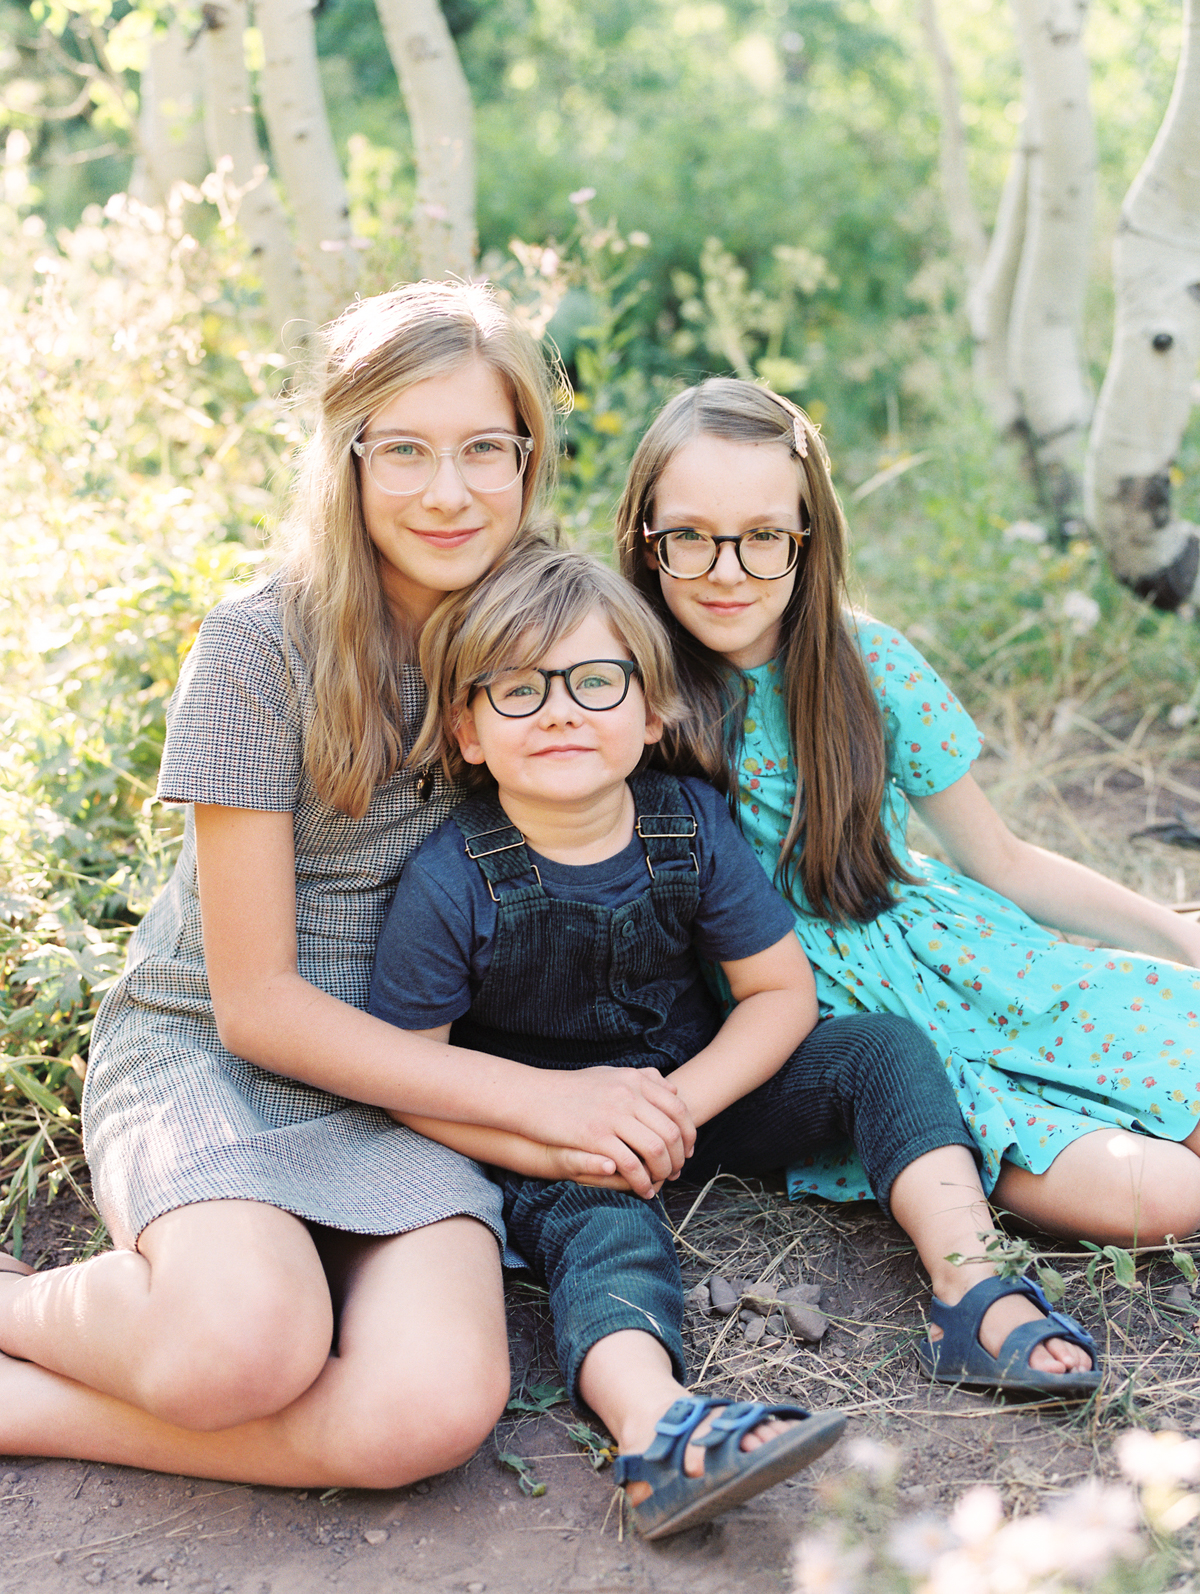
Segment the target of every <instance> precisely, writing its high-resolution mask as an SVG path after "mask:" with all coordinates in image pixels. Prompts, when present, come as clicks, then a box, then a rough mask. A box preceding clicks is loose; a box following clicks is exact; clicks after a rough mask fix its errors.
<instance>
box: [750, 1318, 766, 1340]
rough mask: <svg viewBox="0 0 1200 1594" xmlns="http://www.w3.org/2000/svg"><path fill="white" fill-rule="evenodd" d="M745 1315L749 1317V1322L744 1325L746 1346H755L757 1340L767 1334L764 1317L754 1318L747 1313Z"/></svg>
mask: <svg viewBox="0 0 1200 1594" xmlns="http://www.w3.org/2000/svg"><path fill="white" fill-rule="evenodd" d="M747 1315H748V1316H749V1318H750V1321H749V1322H748V1323H747V1324H746V1329H745V1340H746V1344H747V1345H757V1344H758V1342H759V1340H760V1339H761V1338H762V1337H763V1335H764V1334H765V1333H766V1332H767V1320H766V1318H765V1317H755V1316H754V1315H753V1313H748V1314H747Z"/></svg>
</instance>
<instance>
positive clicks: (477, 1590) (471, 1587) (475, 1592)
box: [467, 1583, 487, 1594]
mask: <svg viewBox="0 0 1200 1594" xmlns="http://www.w3.org/2000/svg"><path fill="white" fill-rule="evenodd" d="M485 1588H487V1584H486V1583H468V1584H467V1594H483V1591H484V1589H485Z"/></svg>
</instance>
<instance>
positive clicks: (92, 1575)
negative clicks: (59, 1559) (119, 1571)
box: [83, 1570, 104, 1585]
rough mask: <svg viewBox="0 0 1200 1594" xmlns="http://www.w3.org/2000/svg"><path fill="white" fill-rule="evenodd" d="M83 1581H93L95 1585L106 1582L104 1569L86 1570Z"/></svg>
mask: <svg viewBox="0 0 1200 1594" xmlns="http://www.w3.org/2000/svg"><path fill="white" fill-rule="evenodd" d="M83 1581H84V1582H85V1583H91V1584H93V1585H95V1584H97V1583H103V1582H104V1573H103V1571H100V1570H98V1571H95V1572H86V1573H85V1574H84V1578H83Z"/></svg>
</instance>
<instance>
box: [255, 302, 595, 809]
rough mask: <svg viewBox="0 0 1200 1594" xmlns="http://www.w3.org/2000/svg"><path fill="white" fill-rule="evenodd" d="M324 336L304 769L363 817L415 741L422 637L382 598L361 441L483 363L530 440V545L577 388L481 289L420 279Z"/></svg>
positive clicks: (292, 521)
mask: <svg viewBox="0 0 1200 1594" xmlns="http://www.w3.org/2000/svg"><path fill="white" fill-rule="evenodd" d="M322 337H323V344H324V350H323V354H324V357H323V359H322V360H320V361H319V362H318V368H317V370H316V373H315V376H314V378H313V381H312V392H311V394H310V401H311V403H312V407H313V408H314V409H315V413H316V421H315V427H314V430H313V432H312V435H311V437H310V438H309V440H308V442H307V444H306V446H305V448H304V450H303V452H302V455H301V457H300V461H299V465H298V468H297V471H296V475H295V478H294V484H293V489H292V499H291V505H290V513H289V515H288V518H287V521H286V522H285V525H284V528H283V532H282V538H281V542H282V549H283V558H282V567H283V568H282V574H283V620H284V628H285V635H286V637H287V639H288V641H289V643H290V644H291V645H292V646H293V647H294V648H296V650H297V651H298V652H299V654H300V656H301V657H302V658H303V659H304V661H305V664H306V666H307V670H308V673H309V675H310V678H311V682H312V704H311V713H310V714H309V715H308V716H307V723H306V725H305V737H304V765H305V770H306V772H307V774H308V776H309V778H310V779H311V781H312V783H313V786H314V787H315V789H316V791H317V792H318V794H319V795H320V796H321V797H322V798H323V799H324V800H325V801H326V802H328V803H329V804H330V805H331V806H333V807H335V808H339V809H342V810H343V811H344V812H346V813H348V814H351V815H353V816H354V817H361V815H362V814H364V813H365V812H366V809H367V806H368V804H369V803H370V801H371V797H372V795H373V793H374V791H375V789H376V788H377V787H378V786H380V785H381V784H382V783H383V782H384V781H385V780H387V779H388V777H389V776H390V775H391V774H393V773H394V771H395V770H396V769H397V768H398V767H399V766H400V764H401V762H402V761H403V758H404V747H405V744H406V742H407V741H411V738H412V735H413V730H414V727H412V726H410V725H407V724H406V723H405V715H404V706H403V696H402V680H403V668H404V665H405V664H407V663H410V662H412V661H413V659H414V657H415V653H416V645H415V643H416V639H415V638H414V637H409V636H405V635H403V634H402V633H400V632H398V629H397V627H396V624H395V622H394V620H393V618H392V615H391V611H390V610H389V609H388V606H387V602H386V600H385V598H384V593H383V586H382V583H381V581H380V575H379V555H378V553H377V551H376V549H375V546H374V544H373V543H372V542H371V539H370V537H369V536H368V535H367V528H366V525H365V523H364V520H363V513H362V501H361V497H360V493H359V469H360V467H359V463H358V461H357V459H356V457H355V455H354V454H353V453H352V452H351V446H350V445H351V444H352V443H354V442H356V441H357V440H358V439H359V437H360V436H361V434H362V432H363V430H364V428H365V427H366V424H367V422H368V420H369V419H370V417H371V416H372V415H374V414H375V413H376V411H377V410H379V409H380V408H381V407H382V406H383V405H385V404H387V403H389V402H390V400H392V399H393V398H395V397H396V396H397V394H399V393H403V392H405V391H406V390H407V389H408V388H410V387H413V386H414V385H415V384H416V383H418V382H424V381H427V380H428V379H429V378H430V377H440V376H448V375H450V374H452V373H453V372H455V371H457V370H459V369H460V368H461V367H462V366H464V365H466V364H467V363H468V362H469V361H471V360H476V359H478V360H482V361H484V363H485V364H487V365H489V366H491V368H492V369H493V370H494V371H495V372H496V374H497V376H498V377H499V378H500V380H501V382H502V383H503V385H504V387H505V389H506V391H507V392H508V393H509V394H510V395H511V396H512V400H513V404H514V407H515V409H516V413H517V426H518V430H519V431H520V432H521V433H523V434H524V435H525V436H527V437H529V438H530V439H532V442H533V449H532V451H531V453H530V456H529V463H528V465H527V466H526V469H525V474H524V477H523V479H522V504H521V522H520V529H519V530H518V533H517V537H518V540H519V539H520V538H521V537H522V536H525V535H533V534H536V532H537V530H538V528H539V526H545V525H546V524H547V522H546V521H545V520H544V519H542V520H539V512H540V511H541V509H542V506H543V504H544V502H545V500H546V497H547V495H548V493H549V490H550V487H551V485H552V481H553V477H554V466H555V458H556V440H555V425H554V412H555V409H556V408H558V407H562V398H563V396H564V395H565V394H567V393H569V387H568V386H567V383H566V379H565V377H564V376H563V375H562V373H561V371H556V370H554V369H553V368H552V367H551V366H550V365H549V364H548V363H547V359H546V358H545V357H544V355H543V354H542V351H541V350H540V349H539V348H538V346H537V344H536V343H535V342H534V340H533V339H532V337H530V335H529V334H528V333H527V332H526V331H525V330H524V329H523V328H522V327H520V326H519V325H518V324H517V322H516V321H514V320H513V318H512V317H511V316H510V315H509V314H508V312H507V311H506V310H504V308H503V307H502V306H501V305H500V304H499V303H498V302H497V300H496V298H495V297H494V295H493V294H492V292H491V291H490V289H488V288H487V287H486V286H484V285H482V284H467V283H452V282H418V283H412V284H409V285H407V286H405V287H403V288H397V289H395V290H394V291H393V292H391V293H384V294H380V295H378V296H377V297H375V298H372V299H363V300H360V301H358V302H356V303H355V304H352V305H351V306H350V308H349V309H348V310H346V311H345V312H344V314H342V315H341V316H339V317H338V319H337V320H336V321H333V322H331V323H330V325H329V326H327V327H326V328H325V329H324V331H323V334H322Z"/></svg>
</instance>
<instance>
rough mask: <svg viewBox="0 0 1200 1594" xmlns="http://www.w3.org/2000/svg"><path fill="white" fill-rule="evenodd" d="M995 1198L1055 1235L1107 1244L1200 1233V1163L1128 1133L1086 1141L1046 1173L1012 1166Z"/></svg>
mask: <svg viewBox="0 0 1200 1594" xmlns="http://www.w3.org/2000/svg"><path fill="white" fill-rule="evenodd" d="M993 1199H994V1201H995V1202H996V1204H997V1205H998V1206H1000V1207H1006V1208H1008V1210H1009V1211H1011V1212H1014V1213H1016V1215H1017V1216H1018V1217H1023V1218H1027V1219H1028V1220H1029V1221H1030V1222H1032V1223H1035V1224H1037V1226H1038V1227H1039V1228H1041V1229H1044V1230H1045V1231H1046V1232H1047V1233H1049V1234H1061V1235H1065V1236H1066V1237H1067V1238H1069V1239H1084V1240H1092V1241H1094V1242H1097V1243H1099V1244H1107V1245H1123V1246H1128V1245H1161V1244H1162V1243H1163V1242H1164V1241H1165V1240H1166V1238H1167V1237H1168V1236H1169V1235H1173V1236H1175V1238H1176V1239H1183V1238H1184V1237H1185V1236H1187V1235H1190V1234H1194V1233H1195V1232H1196V1231H1197V1230H1198V1229H1200V1157H1197V1156H1196V1155H1195V1154H1194V1153H1193V1152H1192V1151H1191V1150H1190V1149H1189V1148H1188V1147H1187V1146H1185V1145H1177V1144H1176V1143H1175V1142H1174V1141H1168V1140H1157V1139H1154V1138H1153V1137H1152V1136H1149V1135H1139V1134H1131V1133H1129V1132H1127V1131H1124V1130H1104V1131H1097V1132H1096V1133H1094V1134H1090V1135H1086V1136H1085V1137H1083V1138H1082V1139H1081V1140H1077V1141H1074V1142H1073V1143H1072V1144H1071V1145H1069V1146H1067V1147H1066V1148H1065V1149H1064V1150H1063V1151H1061V1152H1060V1153H1059V1155H1058V1156H1057V1157H1056V1158H1055V1159H1054V1161H1053V1162H1052V1163H1051V1165H1050V1167H1049V1168H1048V1169H1047V1170H1046V1172H1045V1173H1042V1174H1031V1173H1029V1172H1027V1171H1026V1170H1025V1169H1023V1168H1016V1167H1012V1166H1011V1165H1009V1164H1007V1163H1006V1164H1005V1166H1004V1170H1003V1172H1002V1173H1001V1175H1000V1178H999V1179H998V1180H997V1182H996V1188H995V1190H994V1191H993Z"/></svg>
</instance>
